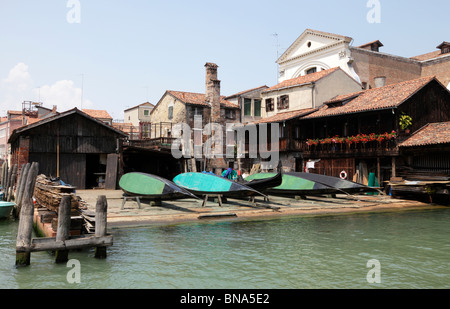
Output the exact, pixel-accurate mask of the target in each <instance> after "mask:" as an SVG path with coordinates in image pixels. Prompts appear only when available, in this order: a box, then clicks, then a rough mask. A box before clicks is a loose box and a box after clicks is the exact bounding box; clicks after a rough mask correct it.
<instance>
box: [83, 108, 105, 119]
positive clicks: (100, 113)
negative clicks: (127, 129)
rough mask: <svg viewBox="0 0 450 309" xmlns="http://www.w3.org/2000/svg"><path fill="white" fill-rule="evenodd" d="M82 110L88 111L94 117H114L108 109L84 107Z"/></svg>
mask: <svg viewBox="0 0 450 309" xmlns="http://www.w3.org/2000/svg"><path fill="white" fill-rule="evenodd" d="M82 112H83V113H86V114H88V115H89V116H91V117H94V118H101V119H112V117H111V115H110V114H109V113H108V112H107V111H106V110H101V109H83V110H82Z"/></svg>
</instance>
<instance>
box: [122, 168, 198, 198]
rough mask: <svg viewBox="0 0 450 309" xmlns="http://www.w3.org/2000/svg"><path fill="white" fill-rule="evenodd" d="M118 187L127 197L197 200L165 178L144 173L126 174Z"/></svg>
mask: <svg viewBox="0 0 450 309" xmlns="http://www.w3.org/2000/svg"><path fill="white" fill-rule="evenodd" d="M119 187H120V188H121V189H122V191H123V192H125V194H127V195H131V196H141V197H143V198H146V199H160V200H176V199H185V198H197V197H196V196H195V195H194V194H192V193H191V192H189V191H188V190H186V189H184V188H181V187H179V186H177V185H176V184H174V183H173V182H172V181H170V180H167V179H165V178H162V177H159V176H156V175H152V174H146V173H136V172H133V173H127V174H125V175H123V176H122V177H121V178H120V181H119Z"/></svg>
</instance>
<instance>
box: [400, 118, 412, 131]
mask: <svg viewBox="0 0 450 309" xmlns="http://www.w3.org/2000/svg"><path fill="white" fill-rule="evenodd" d="M399 125H400V128H401V129H402V130H404V131H405V133H406V134H409V127H410V126H411V125H412V118H411V117H410V116H408V115H406V114H405V113H402V114H401V115H400V121H399Z"/></svg>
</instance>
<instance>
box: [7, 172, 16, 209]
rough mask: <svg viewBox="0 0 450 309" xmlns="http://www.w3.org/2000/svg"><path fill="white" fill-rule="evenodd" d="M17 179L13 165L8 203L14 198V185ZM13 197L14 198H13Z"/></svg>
mask: <svg viewBox="0 0 450 309" xmlns="http://www.w3.org/2000/svg"><path fill="white" fill-rule="evenodd" d="M16 179H17V164H14V166H13V170H12V174H11V183H10V184H9V189H8V191H9V193H8V200H7V201H8V202H11V199H12V197H13V196H14V185H15V184H16ZM14 197H15V196H14Z"/></svg>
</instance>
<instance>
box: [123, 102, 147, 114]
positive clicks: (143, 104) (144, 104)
mask: <svg viewBox="0 0 450 309" xmlns="http://www.w3.org/2000/svg"><path fill="white" fill-rule="evenodd" d="M140 106H148V107H151V108H153V107H155V105H153V104H152V103H150V102H144V103H142V104H138V105H136V106H133V107H130V108H127V109H126V110H124V111H125V112H126V111H129V110H131V109H134V108H138V107H140Z"/></svg>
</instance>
